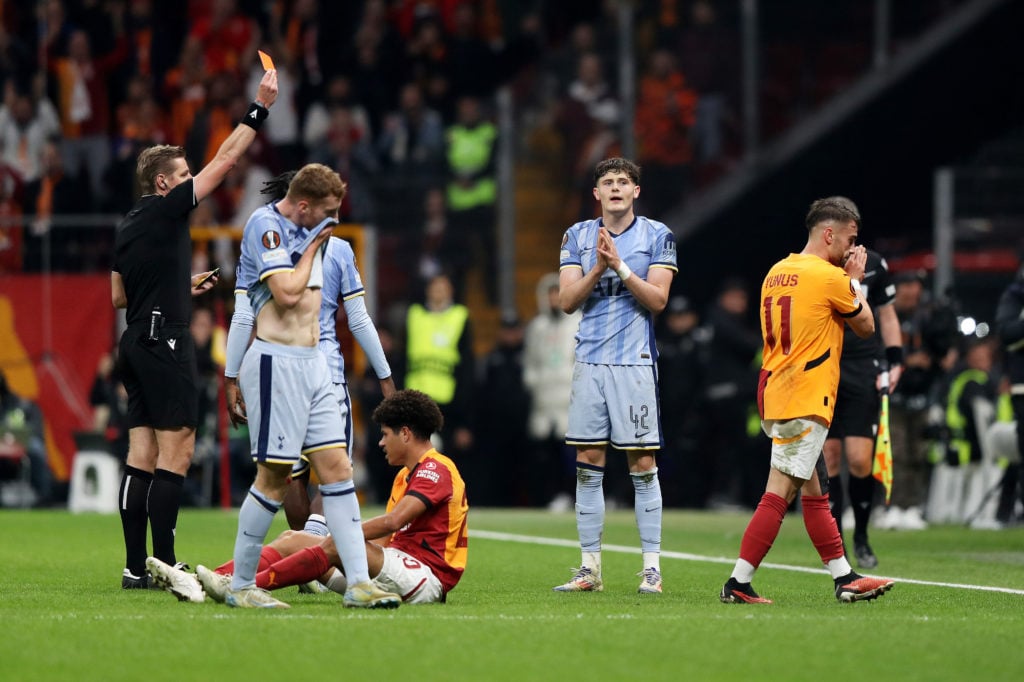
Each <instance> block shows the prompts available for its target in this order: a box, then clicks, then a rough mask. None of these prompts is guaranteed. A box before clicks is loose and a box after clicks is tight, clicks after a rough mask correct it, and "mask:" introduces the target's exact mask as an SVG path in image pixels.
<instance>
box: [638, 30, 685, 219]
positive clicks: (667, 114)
mask: <svg viewBox="0 0 1024 682" xmlns="http://www.w3.org/2000/svg"><path fill="white" fill-rule="evenodd" d="M639 90H640V92H639V97H638V98H637V103H636V117H635V121H634V128H635V131H636V141H637V147H638V151H637V161H638V162H639V163H640V165H641V166H642V167H643V169H644V184H643V193H642V194H641V196H640V203H641V204H643V206H644V213H645V214H646V215H664V214H665V213H666V212H667V211H668V210H669V209H670V208H672V207H673V206H676V205H678V204H679V203H681V202H682V200H683V198H684V194H685V192H686V186H687V181H688V175H689V170H690V162H691V161H692V160H693V149H692V147H691V144H690V134H691V129H692V127H693V124H694V119H695V112H696V106H697V95H696V93H695V92H694V91H693V90H691V89H690V87H689V85H688V84H687V81H686V78H685V77H684V75H683V74H682V72H680V71H679V69H678V67H677V66H676V60H675V57H674V56H673V54H672V53H671V52H670V51H668V50H666V49H659V50H656V51H655V52H654V54H652V55H651V64H650V68H649V70H648V71H647V73H646V74H645V75H644V76H643V77H642V78H641V79H640V88H639Z"/></svg>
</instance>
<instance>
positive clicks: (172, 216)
mask: <svg viewBox="0 0 1024 682" xmlns="http://www.w3.org/2000/svg"><path fill="white" fill-rule="evenodd" d="M193 182H194V181H193V180H192V179H191V178H189V179H188V180H187V181H185V182H183V183H181V184H180V185H178V186H176V187H175V188H174V189H172V190H171V191H170V192H169V193H168V194H167V196H164V197H161V196H159V195H157V194H147V195H145V196H143V197H142V198H140V199H139V201H138V202H137V203H136V204H135V206H134V207H133V208H132V210H131V211H129V213H128V215H126V216H125V218H124V220H123V221H122V222H121V224H120V225H119V227H118V230H117V236H116V238H115V240H114V268H113V269H114V271H115V272H119V273H120V274H121V278H122V279H123V281H124V290H125V295H126V296H127V298H128V310H127V323H128V328H127V330H126V331H125V332H124V335H123V336H122V337H121V342H120V345H119V351H120V363H121V370H122V374H121V377H122V381H123V382H124V386H125V389H126V390H127V392H128V427H129V428H132V427H136V426H151V427H153V428H155V429H170V428H177V427H182V426H184V427H191V428H195V426H196V424H197V422H198V418H199V392H198V373H197V370H196V354H195V345H194V344H193V342H192V335H191V334H190V333H189V321H190V319H191V317H192V292H191V286H192V284H191V278H192V274H191V269H192V240H191V237H190V236H189V225H188V215H189V212H190V211H191V210H192V209H193V208H195V207H196V200H195V192H194V190H193Z"/></svg>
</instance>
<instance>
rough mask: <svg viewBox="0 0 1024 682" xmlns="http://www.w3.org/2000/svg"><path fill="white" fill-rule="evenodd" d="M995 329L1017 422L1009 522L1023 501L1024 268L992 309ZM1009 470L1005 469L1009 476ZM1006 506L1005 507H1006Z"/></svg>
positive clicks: (1005, 509)
mask: <svg viewBox="0 0 1024 682" xmlns="http://www.w3.org/2000/svg"><path fill="white" fill-rule="evenodd" d="M996 328H997V331H998V333H999V340H1000V341H1001V342H1002V344H1003V353H1004V358H1005V364H1006V368H1005V370H1006V374H1007V378H1008V379H1009V383H1010V404H1011V405H1012V409H1013V417H1014V419H1015V420H1016V422H1017V425H1016V434H1017V455H1018V461H1017V462H1016V464H1015V467H1016V471H1017V474H1018V476H1017V478H1016V480H1014V479H1009V480H1008V485H1007V487H1010V488H1013V489H1014V490H1015V491H1016V493H1017V494H1016V495H1008V496H1007V497H1008V498H1009V499H1006V500H1004V502H1003V506H1004V516H1005V518H1004V521H1006V522H1010V521H1012V520H1013V507H1014V505H1015V504H1016V500H1017V499H1018V497H1019V499H1020V500H1021V502H1024V466H1022V465H1021V462H1020V461H1019V460H1020V457H1021V456H1022V454H1024V265H1022V266H1021V267H1020V268H1019V269H1018V270H1017V275H1016V277H1014V278H1013V281H1012V282H1011V283H1010V284H1009V285H1008V286H1007V287H1006V288H1005V289H1004V290H1003V293H1002V294H1001V295H1000V297H999V305H998V307H997V308H996ZM1010 469H1011V467H1008V468H1007V473H1008V474H1009V473H1010ZM1007 507H1008V508H1007Z"/></svg>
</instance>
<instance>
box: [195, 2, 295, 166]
mask: <svg viewBox="0 0 1024 682" xmlns="http://www.w3.org/2000/svg"><path fill="white" fill-rule="evenodd" d="M209 8H210V10H209V14H208V15H207V16H204V17H200V18H199V19H197V20H196V21H194V22H193V24H192V27H191V30H190V32H189V36H190V37H192V38H195V39H196V40H198V41H199V43H200V45H202V48H203V58H204V60H205V62H206V68H207V70H208V71H209V73H210V74H212V75H217V74H222V73H226V74H228V75H229V76H231V77H232V78H236V79H237V78H239V77H242V76H244V75H245V74H246V73H247V72H248V70H249V69H248V65H249V64H251V63H252V62H254V61H256V47H257V45H258V44H259V39H260V30H259V27H258V26H257V25H256V22H255V21H253V20H252V19H251V18H249V17H247V16H245V15H244V14H242V13H241V12H239V10H238V3H237V2H236V0H211V1H210V4H209ZM282 80H284V79H282ZM275 113H276V111H275ZM204 165H205V164H204Z"/></svg>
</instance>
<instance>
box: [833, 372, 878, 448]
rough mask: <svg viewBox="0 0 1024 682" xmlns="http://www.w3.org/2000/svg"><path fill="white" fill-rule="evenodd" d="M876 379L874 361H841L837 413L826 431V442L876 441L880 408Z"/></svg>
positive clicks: (876, 373)
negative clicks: (865, 439) (833, 440)
mask: <svg viewBox="0 0 1024 682" xmlns="http://www.w3.org/2000/svg"><path fill="white" fill-rule="evenodd" d="M877 378H878V365H877V363H876V362H875V360H874V358H850V359H847V358H843V360H842V364H841V365H840V373H839V393H838V394H837V395H836V411H835V414H834V415H833V417H832V425H831V426H830V427H829V429H828V437H829V438H845V437H847V436H861V437H864V438H874V437H875V432H876V431H877V429H878V410H879V408H880V407H881V399H880V398H879V396H878V389H877V388H875V381H876V380H877Z"/></svg>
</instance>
